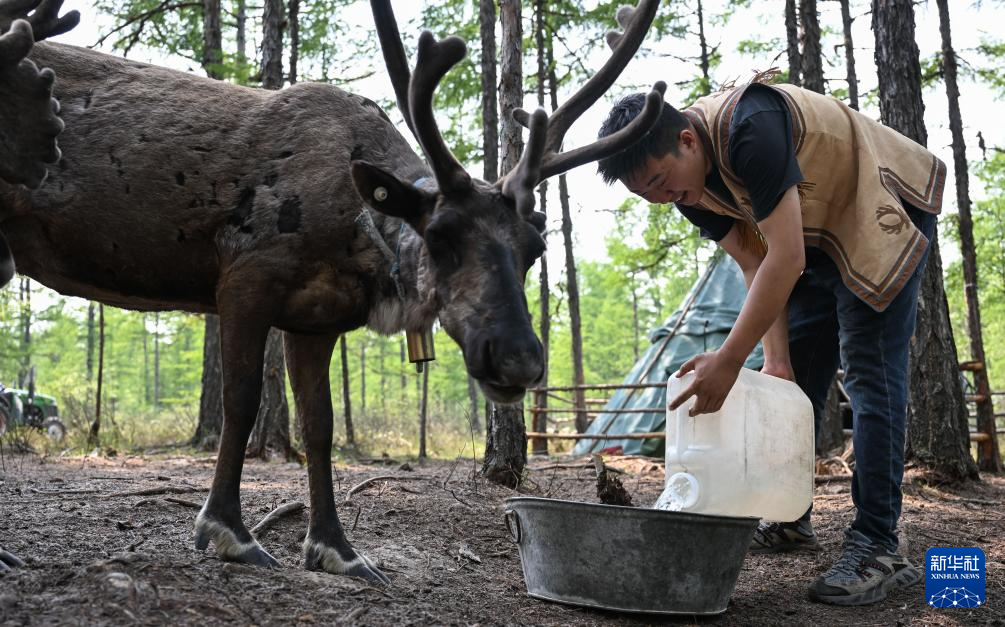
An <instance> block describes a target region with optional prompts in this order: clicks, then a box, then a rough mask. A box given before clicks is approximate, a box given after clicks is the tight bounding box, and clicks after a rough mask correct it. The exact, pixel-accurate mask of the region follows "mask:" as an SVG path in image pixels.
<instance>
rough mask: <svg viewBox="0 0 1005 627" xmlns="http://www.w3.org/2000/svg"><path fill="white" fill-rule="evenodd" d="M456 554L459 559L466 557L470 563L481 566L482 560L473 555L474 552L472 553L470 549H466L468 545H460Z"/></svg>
mask: <svg viewBox="0 0 1005 627" xmlns="http://www.w3.org/2000/svg"><path fill="white" fill-rule="evenodd" d="M457 553H458V554H459V555H460V556H461V557H466V558H468V559H469V560H471V561H472V562H475V563H476V564H481V563H482V558H480V557H478V556H477V555H476V554H475V552H474V551H472V550H471V549H470V548H468V545H467V544H466V543H462V544H461V548H459V549H457Z"/></svg>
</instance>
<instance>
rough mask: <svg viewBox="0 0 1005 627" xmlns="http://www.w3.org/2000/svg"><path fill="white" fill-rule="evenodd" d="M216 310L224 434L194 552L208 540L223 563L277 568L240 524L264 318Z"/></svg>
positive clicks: (235, 308)
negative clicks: (242, 472) (244, 472)
mask: <svg viewBox="0 0 1005 627" xmlns="http://www.w3.org/2000/svg"><path fill="white" fill-rule="evenodd" d="M218 300H222V301H224V302H222V303H221V306H220V346H221V353H222V356H223V433H222V435H221V438H220V451H219V454H218V455H217V461H216V473H215V474H214V475H213V486H212V487H211V488H210V492H209V498H207V499H206V504H205V505H203V507H202V511H201V512H199V516H198V517H197V518H196V520H195V548H197V549H199V550H204V549H205V548H206V547H207V546H208V545H209V541H210V540H212V541H213V544H214V545H215V546H216V553H217V555H219V556H220V557H221V558H223V559H225V560H230V561H235V562H244V563H246V564H255V565H257V566H268V567H271V568H278V567H279V562H277V561H276V559H275V558H274V557H272V556H271V555H269V554H268V553H267V552H266V551H265V549H263V548H262V547H261V546H260V545H259V544H258V542H257V541H256V540H255V539H254V538H253V537H252V536H251V533H249V532H248V529H247V528H246V527H245V526H244V522H243V521H242V520H241V471H242V469H243V467H244V450H245V448H246V447H247V446H248V437H249V436H250V435H251V429H252V427H254V425H255V417H256V416H257V415H258V406H259V404H260V403H261V397H262V367H263V366H262V365H263V362H264V355H265V340H266V337H267V335H268V332H269V326H268V324H267V322H263V321H264V320H267V319H268V318H267V316H264V315H257V314H258V312H254V311H252V312H249V311H248V308H247V305H244V304H243V303H238V302H236V301H235V302H231V303H229V304H230V306H229V307H227V306H226V305H227V303H226V299H225V298H218Z"/></svg>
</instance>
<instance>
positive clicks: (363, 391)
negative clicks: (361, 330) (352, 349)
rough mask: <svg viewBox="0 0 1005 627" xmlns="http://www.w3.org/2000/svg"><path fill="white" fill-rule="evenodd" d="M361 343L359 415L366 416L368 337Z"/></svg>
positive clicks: (363, 338) (362, 338) (362, 339)
mask: <svg viewBox="0 0 1005 627" xmlns="http://www.w3.org/2000/svg"><path fill="white" fill-rule="evenodd" d="M360 340H361V341H360V343H359V415H360V416H365V415H366V337H361V338H360Z"/></svg>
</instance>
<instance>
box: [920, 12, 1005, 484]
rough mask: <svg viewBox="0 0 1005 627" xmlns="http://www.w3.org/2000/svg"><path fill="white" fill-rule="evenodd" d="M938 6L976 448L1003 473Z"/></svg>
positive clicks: (950, 69) (951, 75)
mask: <svg viewBox="0 0 1005 627" xmlns="http://www.w3.org/2000/svg"><path fill="white" fill-rule="evenodd" d="M936 4H938V6H939V30H940V31H941V33H942V70H943V76H944V78H945V81H946V96H947V97H948V99H949V129H950V131H951V132H952V136H953V169H954V171H955V175H956V206H957V207H958V208H959V229H960V251H961V252H962V255H963V289H964V294H965V295H966V299H967V329H968V330H969V332H970V333H969V334H970V358H971V359H973V360H974V361H976V362H978V363H980V364H983V365H984V367H982V368H980V369H978V370H975V371H974V383H976V386H975V387H976V388H977V394H978V395H981V396H983V397H984V399H983V400H979V401H978V402H977V430H978V431H981V432H983V433H987V434H989V435H990V436H991V439H990V440H989V441H987V442H982V443H980V444H978V446H977V452H978V455H977V458H978V464H979V467H980V469H981V470H984V471H989V472H1000V471H1001V470H1002V459H1001V455H1000V453H999V452H998V435H997V432H996V431H997V429H996V425H995V411H994V404H993V402H992V397H991V386H990V385H989V384H988V371H987V361H986V359H985V356H984V333H983V330H982V326H981V303H980V298H979V296H978V294H977V285H978V281H977V253H976V250H975V247H974V221H973V217H972V216H971V213H970V178H969V176H968V169H967V145H966V142H965V141H964V139H963V120H962V118H961V116H960V88H959V86H958V84H957V82H956V52H955V51H954V50H953V41H952V37H951V34H950V26H949V3H948V1H947V0H936Z"/></svg>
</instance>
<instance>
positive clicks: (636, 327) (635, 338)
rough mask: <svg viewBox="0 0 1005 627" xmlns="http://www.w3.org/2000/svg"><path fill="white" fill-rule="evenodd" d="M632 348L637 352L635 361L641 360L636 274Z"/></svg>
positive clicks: (633, 299) (633, 289) (633, 275)
mask: <svg viewBox="0 0 1005 627" xmlns="http://www.w3.org/2000/svg"><path fill="white" fill-rule="evenodd" d="M631 286H632V348H633V349H634V350H635V361H636V362H637V361H638V360H639V295H638V292H637V291H636V289H635V273H634V272H633V273H632V281H631Z"/></svg>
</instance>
